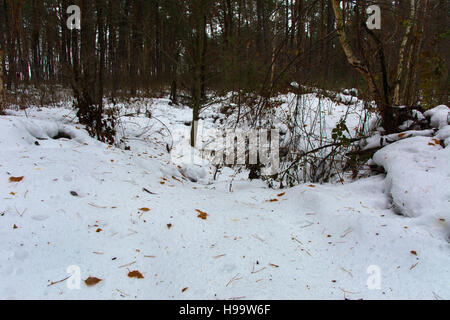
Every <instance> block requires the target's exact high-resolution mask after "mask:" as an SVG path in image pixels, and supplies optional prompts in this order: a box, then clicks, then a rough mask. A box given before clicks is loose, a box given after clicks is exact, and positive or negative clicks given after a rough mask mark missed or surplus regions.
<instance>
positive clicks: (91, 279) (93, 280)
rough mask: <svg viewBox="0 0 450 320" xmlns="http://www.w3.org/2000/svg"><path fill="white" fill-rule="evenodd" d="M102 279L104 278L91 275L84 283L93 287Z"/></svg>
mask: <svg viewBox="0 0 450 320" xmlns="http://www.w3.org/2000/svg"><path fill="white" fill-rule="evenodd" d="M102 280H103V279H99V278H96V277H89V278H87V279H86V280H84V283H86V285H87V286H89V287H91V286H95V285H96V284H97V283H99V282H100V281H102Z"/></svg>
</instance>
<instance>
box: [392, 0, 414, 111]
mask: <svg viewBox="0 0 450 320" xmlns="http://www.w3.org/2000/svg"><path fill="white" fill-rule="evenodd" d="M410 3H411V4H410V5H411V13H410V18H409V22H408V26H407V27H406V31H405V35H404V36H403V41H402V44H401V45H400V52H399V57H398V67H397V77H396V79H395V80H396V81H395V89H394V101H393V102H394V105H396V106H399V105H400V103H401V101H400V86H401V83H402V78H403V77H402V76H403V67H404V59H405V50H406V44H407V43H408V39H409V35H410V34H411V29H412V26H413V24H415V18H416V4H415V0H411V1H410Z"/></svg>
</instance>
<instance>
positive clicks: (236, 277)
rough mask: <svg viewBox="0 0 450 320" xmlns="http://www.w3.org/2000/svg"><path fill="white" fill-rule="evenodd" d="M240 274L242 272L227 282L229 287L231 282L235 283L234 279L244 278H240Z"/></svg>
mask: <svg viewBox="0 0 450 320" xmlns="http://www.w3.org/2000/svg"><path fill="white" fill-rule="evenodd" d="M239 276H240V274H239V273H238V274H237V275H235V276H234V277H233V278H232V279H231V280H230V281H228V283H227V285H226V286H227V287H228V286H229V285H230V284H231V283H233V282H234V281H238V280H241V279H242V278H238V277H239Z"/></svg>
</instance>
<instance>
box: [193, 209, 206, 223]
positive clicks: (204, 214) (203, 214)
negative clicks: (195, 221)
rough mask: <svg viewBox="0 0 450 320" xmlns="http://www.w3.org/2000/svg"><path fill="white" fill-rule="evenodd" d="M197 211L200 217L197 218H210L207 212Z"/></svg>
mask: <svg viewBox="0 0 450 320" xmlns="http://www.w3.org/2000/svg"><path fill="white" fill-rule="evenodd" d="M195 211H197V212H198V213H199V215H198V216H197V218H200V219H203V220H206V219H207V218H208V214H207V213H206V212H203V211H201V210H198V209H195Z"/></svg>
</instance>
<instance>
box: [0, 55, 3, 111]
mask: <svg viewBox="0 0 450 320" xmlns="http://www.w3.org/2000/svg"><path fill="white" fill-rule="evenodd" d="M2 103H3V50H0V109H1V107H2Z"/></svg>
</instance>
